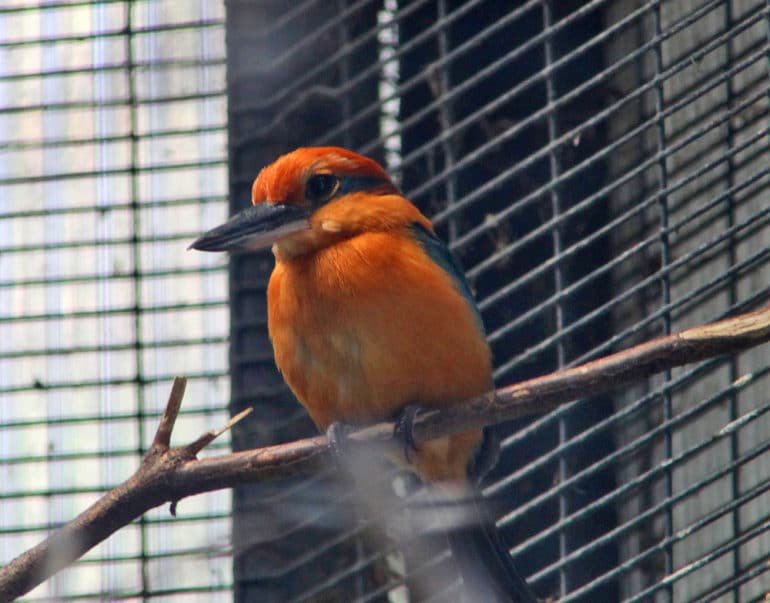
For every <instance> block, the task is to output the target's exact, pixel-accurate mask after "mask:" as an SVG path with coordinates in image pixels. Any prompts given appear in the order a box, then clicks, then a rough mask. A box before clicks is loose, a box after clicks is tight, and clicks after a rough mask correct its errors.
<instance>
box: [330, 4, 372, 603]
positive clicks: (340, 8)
mask: <svg viewBox="0 0 770 603" xmlns="http://www.w3.org/2000/svg"><path fill="white" fill-rule="evenodd" d="M346 4H347V3H346V0H337V13H338V14H344V13H345V8H346ZM336 25H337V27H336V28H335V29H336V32H337V39H338V40H339V47H340V48H346V47H347V45H348V42H349V40H350V36H349V35H348V28H347V24H346V23H345V19H344V18H338V19H337V24H336ZM349 57H350V55H349V53H345V54H343V55H342V57H341V58H340V60H339V81H340V85H341V86H344V85H345V84H346V83H347V82H348V81H350V61H349ZM339 101H340V102H341V103H342V120H343V123H345V124H349V123H350V116H351V110H350V95H348V94H343V95H342V98H340V99H339ZM342 140H343V146H345V147H347V148H351V147H352V146H353V139H352V136H351V129H350V127H345V128H343V130H342ZM352 511H353V513H354V514H355V515H356V516H357V517H356V519H355V520H356V521H357V520H359V519H360V515H359V512H358V509H356V508H353V509H352ZM353 548H354V550H355V561H354V564H360V563H361V562H362V561H363V560H364V559H366V546H365V543H364V537H363V536H362V535H361V534H357V535H355V536H354V537H353ZM353 592H354V597H355V599H361V598H362V597H363V596H364V595H365V594H366V584H365V580H364V572H361V571H359V572H356V573H355V574H354V576H353Z"/></svg>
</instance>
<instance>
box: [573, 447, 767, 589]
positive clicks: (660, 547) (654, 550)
mask: <svg viewBox="0 0 770 603" xmlns="http://www.w3.org/2000/svg"><path fill="white" fill-rule="evenodd" d="M766 447H767V446H765V447H764V448H766ZM762 488H763V492H764V491H766V490H767V489H768V484H767V482H765V483H764V484H763V485H762ZM755 489H756V488H755ZM760 494H761V492H760ZM677 498H679V496H677ZM664 504H665V503H664ZM659 506H661V505H659ZM668 506H670V505H668ZM726 507H727V508H724V507H723V509H722V511H723V512H722V513H720V515H719V516H724V515H726V514H727V513H729V512H731V511H733V510H734V509H737V508H738V505H735V504H734V502H730V503H728V504H727V505H726ZM707 517H708V518H709V519H710V522H713V521H715V520H716V519H718V517H717V516H714V512H712V513H710V514H709V515H708V516H707ZM701 521H703V520H702V519H701V520H698V522H697V523H700V522H701ZM710 522H709V523H710ZM690 527H691V526H688V529H689V528H690ZM688 529H686V530H685V532H687V533H689V531H688ZM681 533H682V531H679V532H677V533H675V534H673V535H672V536H668V537H667V538H664V539H663V540H661V541H659V542H658V543H656V544H655V545H653V546H652V547H650V548H648V549H646V550H645V551H643V552H641V553H639V554H637V555H636V556H634V557H633V558H631V559H629V560H628V561H623V562H621V563H619V564H618V565H616V566H615V567H614V568H613V569H612V570H611V571H609V572H607V573H605V574H604V575H602V576H600V577H598V578H596V579H594V580H592V581H591V582H589V583H588V584H584V585H583V586H581V587H580V588H579V589H577V590H575V591H573V592H571V593H569V595H568V596H567V597H565V599H564V603H567V602H568V601H571V600H574V599H580V597H581V596H583V595H584V594H585V593H587V592H590V591H591V590H593V589H595V588H596V587H598V586H601V585H602V584H606V583H607V582H609V581H610V580H613V579H615V578H617V577H619V576H621V575H622V574H625V573H627V572H629V571H630V570H632V569H633V568H634V567H635V566H636V565H638V564H639V563H641V562H644V561H645V560H647V559H649V558H650V557H652V556H653V555H655V554H660V553H661V552H663V551H664V550H665V549H666V547H667V546H670V545H672V544H675V543H676V542H679V541H680V540H682V538H681V537H680V534H681ZM587 552H588V551H587Z"/></svg>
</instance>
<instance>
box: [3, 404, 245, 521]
mask: <svg viewBox="0 0 770 603" xmlns="http://www.w3.org/2000/svg"><path fill="white" fill-rule="evenodd" d="M204 410H205V409H204ZM208 410H209V411H210V412H211V414H216V413H217V412H223V411H225V410H226V409H215V408H211V407H209V408H208ZM195 414H201V413H195ZM139 416H140V415H138V414H136V413H135V414H134V415H133V416H132V418H134V419H137V418H139ZM103 420H105V421H109V420H111V417H109V416H108V417H104V419H103ZM35 426H37V427H46V426H47V423H46V420H45V418H43V419H42V420H40V421H38V422H36V423H35ZM3 430H4V426H3V427H0V432H2V431H3ZM229 447H230V446H229V444H226V443H225V442H220V441H219V440H214V441H213V442H211V443H210V444H209V445H207V446H206V450H216V449H222V448H228V449H229ZM138 454H139V453H138V452H137V450H136V448H117V449H114V448H107V449H105V450H99V451H98V452H96V451H94V452H52V453H47V454H33V455H24V456H7V457H0V465H19V464H27V463H28V464H33V463H65V462H70V461H83V460H92V459H100V460H101V459H119V458H125V457H127V456H136V455H138ZM3 529H4V528H0V532H1V531H2V530H3Z"/></svg>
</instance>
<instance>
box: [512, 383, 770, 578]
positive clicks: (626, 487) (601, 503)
mask: <svg viewBox="0 0 770 603" xmlns="http://www.w3.org/2000/svg"><path fill="white" fill-rule="evenodd" d="M719 398H724V396H719ZM710 406H711V405H708V406H706V405H703V404H702V405H700V406H699V408H698V409H697V412H695V413H688V414H689V415H690V416H693V415H699V414H701V413H702V412H705V411H707V410H710ZM766 412H767V409H766V408H765V409H764V412H762V413H761V414H765V413H766ZM758 416H761V415H760V413H755V414H754V415H753V416H751V420H754V419H756V418H757V417H758ZM678 423H679V424H680V425H681V423H682V421H678ZM657 431H658V433H657V434H656V435H660V434H661V432H664V431H665V430H657ZM653 439H654V438H648V437H646V434H645V440H646V441H645V444H647V443H650V444H652V440H653ZM714 443H716V442H715V441H708V442H705V443H704V446H703V447H696V448H695V449H693V450H692V452H691V453H690V454H688V457H687V458H683V459H680V460H678V461H677V462H686V461H687V460H688V459H689V458H690V457H692V456H696V455H697V454H699V453H700V452H701V451H702V450H704V449H705V448H708V447H710V446H712V445H713V444H714ZM639 448H641V446H634V450H637V449H639ZM768 450H770V445H767V444H763V445H761V446H759V447H757V448H755V449H754V450H753V451H751V452H749V453H746V454H745V455H744V456H742V457H740V458H739V459H736V460H735V461H733V462H732V463H730V464H729V465H727V466H724V467H721V468H720V469H718V470H716V471H714V472H713V473H711V474H710V475H708V476H706V477H704V478H702V479H700V480H698V482H697V483H695V484H692V485H690V486H689V487H688V488H686V489H685V490H683V491H681V492H677V493H676V495H675V496H674V497H673V498H667V499H664V500H663V501H662V502H660V503H658V504H657V505H656V506H654V507H651V508H649V509H645V510H644V511H642V512H640V513H638V514H637V515H636V516H635V517H634V518H633V519H630V520H628V521H626V522H625V523H624V524H622V525H620V526H616V528H617V529H618V530H620V531H618V532H613V536H612V538H608V539H605V540H603V541H602V542H601V543H599V544H597V545H596V546H595V547H594V548H598V547H599V546H602V545H603V544H607V543H608V542H609V541H610V540H612V539H614V538H615V537H616V536H620V535H622V534H625V533H628V532H629V531H631V530H632V529H634V528H636V527H638V526H640V525H642V524H643V523H644V522H646V521H647V520H649V519H651V518H653V517H655V516H656V515H658V514H659V513H661V512H663V511H666V509H668V508H671V507H672V506H673V505H674V504H676V503H678V502H681V501H683V500H685V499H686V498H688V497H689V496H690V495H691V494H695V493H696V492H698V491H699V490H701V489H703V488H705V487H706V486H708V485H709V484H711V483H713V482H715V481H716V480H718V479H721V478H723V477H725V476H727V475H729V474H730V473H731V472H732V471H735V470H736V469H739V468H740V467H741V466H742V465H745V464H747V463H749V462H751V461H752V460H754V459H756V458H758V457H759V456H761V455H763V454H765V453H766V452H767V451H768ZM629 452H633V451H626V452H625V453H624V456H625V455H627V454H628V453H629ZM676 466H677V465H676V464H674V463H665V467H656V468H654V469H651V470H648V471H646V472H645V473H642V474H640V475H637V476H636V477H634V478H633V479H632V480H630V481H629V482H626V483H625V484H623V485H622V486H619V487H617V488H616V489H615V490H613V491H612V492H609V493H607V494H606V495H604V496H602V497H601V498H599V499H596V500H594V501H592V502H591V503H589V504H587V505H585V506H584V507H581V508H580V510H579V511H575V512H574V513H572V514H571V515H569V516H568V517H566V518H564V519H560V520H559V521H558V523H556V524H554V525H552V526H549V527H548V528H547V529H546V530H544V531H542V532H539V533H537V534H535V535H534V536H532V537H530V538H528V539H527V540H525V541H524V542H521V543H519V544H517V545H516V546H515V547H513V548H512V549H511V551H510V552H511V555H513V556H517V555H522V554H524V553H526V552H527V551H528V550H529V549H531V548H532V547H534V546H536V545H537V544H540V543H543V542H544V541H545V540H547V539H548V538H549V537H552V536H554V535H556V534H558V533H559V532H560V531H562V530H565V529H567V528H570V527H573V526H575V525H576V524H578V523H579V522H580V521H589V520H590V516H591V515H592V514H593V513H595V512H597V511H599V510H600V509H601V508H602V507H605V506H607V505H610V504H613V503H617V502H619V500H620V499H623V498H624V497H626V496H627V495H629V494H633V493H634V492H638V491H640V490H641V489H643V488H647V487H649V486H650V485H651V483H652V482H654V481H655V480H656V479H659V478H660V477H661V476H664V475H665V474H666V471H668V470H671V469H672V468H675V467H676ZM594 473H595V472H594ZM768 490H770V482H766V483H764V484H762V486H761V489H760V490H759V491H756V488H755V489H754V490H752V491H751V494H750V495H749V494H746V495H742V496H741V497H740V498H736V499H733V503H734V504H735V505H736V507H737V506H740V505H742V504H744V503H745V502H747V501H748V500H750V499H751V498H754V497H756V496H759V495H760V494H762V493H764V492H766V491H768ZM736 501H737V502H736ZM741 501H742V502H741ZM722 514H724V513H722ZM695 525H696V524H694V523H690V524H689V525H688V529H689V528H691V527H693V526H695ZM683 533H684V532H683V530H679V531H678V532H677V533H676V535H677V537H679V536H682V534H683ZM602 538H604V536H602ZM593 544H594V543H591V546H593ZM661 547H662V548H665V545H662V544H661ZM592 550H593V549H592ZM583 552H584V553H587V552H588V551H583ZM574 559H577V557H574ZM631 561H635V559H632V560H630V561H629V563H630V562H631ZM567 563H568V562H566V561H565V564H567ZM563 567H564V566H559V567H554V568H552V569H549V572H553V571H556V570H558V569H562V568H563ZM543 571H545V570H543ZM543 575H545V574H543Z"/></svg>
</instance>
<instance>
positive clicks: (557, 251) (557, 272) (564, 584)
mask: <svg viewBox="0 0 770 603" xmlns="http://www.w3.org/2000/svg"><path fill="white" fill-rule="evenodd" d="M551 2H552V0H545V2H543V4H542V8H543V28H544V29H545V33H546V37H545V68H546V70H547V73H548V75H547V77H546V80H545V85H546V94H547V103H548V112H547V120H548V143H549V145H551V144H553V141H554V140H556V139H557V138H558V136H559V124H558V118H557V116H556V109H555V108H554V103H555V102H556V96H557V91H556V85H555V83H554V78H553V72H552V71H551V65H552V64H553V62H554V48H553V37H552V36H550V35H548V31H549V30H550V29H551V25H552V24H553V10H552V6H551ZM548 167H549V172H550V178H551V179H552V180H554V179H557V178H559V176H560V175H561V162H560V161H559V157H558V155H557V149H556V148H553V149H551V150H550V151H549V152H548ZM550 198H551V217H552V218H553V219H556V218H558V216H559V215H561V199H560V196H559V188H558V187H553V188H552V189H551V193H550ZM562 248H563V245H562V236H561V228H560V227H558V226H557V227H555V228H553V229H552V230H551V250H552V253H553V257H554V259H555V260H556V261H555V264H554V271H553V278H554V294H555V295H558V294H559V293H560V292H561V290H562V288H563V287H564V275H563V272H562V265H561V263H560V262H559V257H560V256H561V252H562ZM554 312H555V318H556V332H561V330H562V329H563V328H564V306H563V305H562V301H561V299H560V300H559V301H557V302H556V305H555V307H554ZM556 356H557V363H558V368H563V367H564V365H565V362H566V358H565V350H564V340H563V339H559V341H558V342H557V343H556ZM568 439H569V426H568V422H567V419H566V418H565V417H559V446H563V445H564V444H565V443H566V442H567V440H568ZM568 477H569V466H568V464H567V459H566V457H565V456H564V455H560V456H559V482H560V483H563V482H565V481H566V480H567V478H568ZM568 514H569V500H568V498H567V495H566V493H560V494H559V520H560V521H564V520H565V519H566V517H567V515H568ZM569 548H570V547H569V539H568V535H567V532H566V531H565V530H560V531H559V557H560V558H562V559H563V558H564V557H566V556H567V554H568V553H569ZM569 590H570V579H569V572H568V570H567V568H566V567H562V568H560V569H559V594H560V596H562V597H564V596H565V595H566V594H567V593H568V592H569Z"/></svg>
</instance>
